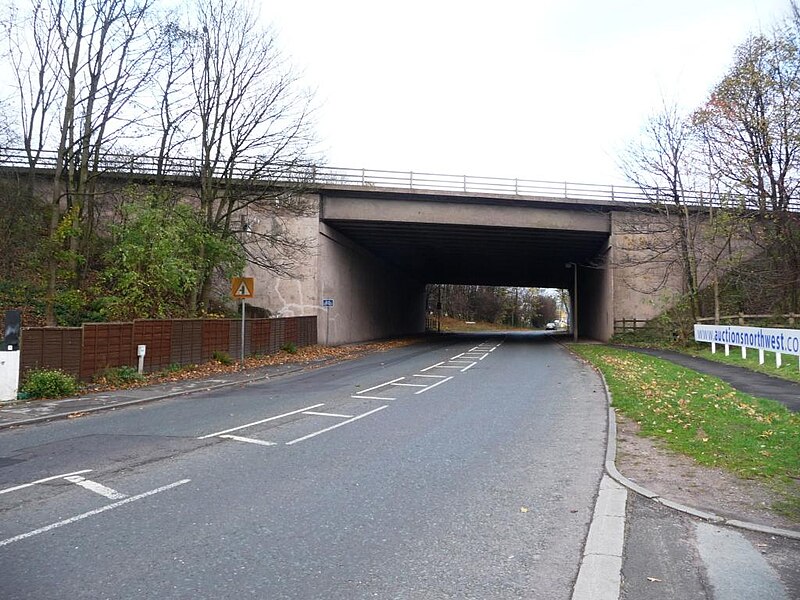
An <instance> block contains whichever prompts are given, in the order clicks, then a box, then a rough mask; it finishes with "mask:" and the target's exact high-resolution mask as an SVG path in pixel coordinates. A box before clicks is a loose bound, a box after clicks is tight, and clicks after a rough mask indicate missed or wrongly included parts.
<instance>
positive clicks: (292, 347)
mask: <svg viewBox="0 0 800 600" xmlns="http://www.w3.org/2000/svg"><path fill="white" fill-rule="evenodd" d="M281 350H283V351H284V352H286V353H288V354H297V344H295V343H294V342H286V343H285V344H284V345H283V346H281Z"/></svg>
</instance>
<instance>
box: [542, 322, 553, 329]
mask: <svg viewBox="0 0 800 600" xmlns="http://www.w3.org/2000/svg"><path fill="white" fill-rule="evenodd" d="M544 328H545V329H555V328H556V324H555V323H553V322H552V321H551V322H550V323H548V324H547V325H545V326H544Z"/></svg>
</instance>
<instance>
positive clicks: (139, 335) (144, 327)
mask: <svg viewBox="0 0 800 600" xmlns="http://www.w3.org/2000/svg"><path fill="white" fill-rule="evenodd" d="M133 344H134V345H135V346H139V345H141V344H144V345H145V346H147V349H146V352H145V355H144V370H145V372H146V373H152V372H153V371H161V370H162V369H166V368H167V367H168V366H169V365H170V363H171V362H172V321H169V320H152V321H151V320H136V321H134V322H133ZM134 354H135V353H134ZM136 360H137V364H138V357H137V359H136Z"/></svg>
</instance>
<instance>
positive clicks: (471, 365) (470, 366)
mask: <svg viewBox="0 0 800 600" xmlns="http://www.w3.org/2000/svg"><path fill="white" fill-rule="evenodd" d="M477 364H478V363H476V362H474V363H471V364H468V365H467V366H466V367H464V368H463V369H461V372H462V373H463V372H464V371H469V370H470V369H471V368H472V367H474V366H475V365H477Z"/></svg>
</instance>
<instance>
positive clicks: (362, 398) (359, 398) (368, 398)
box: [350, 396, 397, 400]
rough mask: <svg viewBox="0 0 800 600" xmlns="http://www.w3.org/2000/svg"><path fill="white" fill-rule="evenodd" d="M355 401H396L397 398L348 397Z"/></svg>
mask: <svg viewBox="0 0 800 600" xmlns="http://www.w3.org/2000/svg"><path fill="white" fill-rule="evenodd" d="M350 397H351V398H355V399H357V400H397V398H384V397H383V396H350Z"/></svg>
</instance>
